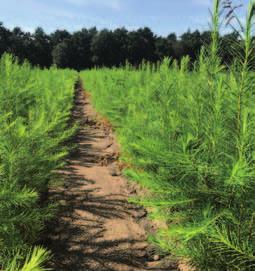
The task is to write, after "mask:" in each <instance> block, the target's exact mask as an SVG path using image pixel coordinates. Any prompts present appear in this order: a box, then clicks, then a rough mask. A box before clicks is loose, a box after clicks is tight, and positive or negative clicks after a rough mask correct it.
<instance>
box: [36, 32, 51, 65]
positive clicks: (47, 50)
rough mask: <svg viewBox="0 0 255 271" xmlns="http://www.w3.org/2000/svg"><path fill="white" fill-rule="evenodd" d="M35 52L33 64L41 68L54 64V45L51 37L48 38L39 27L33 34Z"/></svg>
mask: <svg viewBox="0 0 255 271" xmlns="http://www.w3.org/2000/svg"><path fill="white" fill-rule="evenodd" d="M33 40H34V46H35V51H34V55H33V61H32V63H33V64H38V65H40V66H41V67H49V66H50V65H51V64H52V56H51V51H52V45H51V40H50V36H48V35H47V34H46V33H45V32H44V31H43V29H42V28H41V27H38V28H37V29H36V30H35V32H34V34H33Z"/></svg>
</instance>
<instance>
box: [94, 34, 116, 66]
mask: <svg viewBox="0 0 255 271" xmlns="http://www.w3.org/2000/svg"><path fill="white" fill-rule="evenodd" d="M117 50H118V44H117V43H116V40H115V39H114V34H113V32H112V31H109V30H107V29H104V30H102V31H100V32H99V33H97V35H95V36H94V37H93V40H92V44H91V53H92V55H93V59H92V60H93V62H94V64H95V65H97V66H106V67H112V66H115V65H116V63H117V56H116V52H117Z"/></svg>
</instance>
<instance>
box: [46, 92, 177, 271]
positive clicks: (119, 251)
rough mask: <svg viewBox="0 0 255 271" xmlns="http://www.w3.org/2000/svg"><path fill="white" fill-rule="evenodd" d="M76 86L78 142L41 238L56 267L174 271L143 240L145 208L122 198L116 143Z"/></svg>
mask: <svg viewBox="0 0 255 271" xmlns="http://www.w3.org/2000/svg"><path fill="white" fill-rule="evenodd" d="M97 116H98V115H97V113H96V112H95V110H94V109H93V107H92V105H91V103H90V101H89V98H88V97H87V95H86V94H85V93H84V91H83V90H82V89H78V90H77V94H76V100H75V108H74V112H73V117H74V119H76V120H79V121H80V124H81V128H80V130H79V133H78V135H77V136H76V138H75V139H74V141H75V142H74V143H76V144H77V145H78V148H77V150H76V152H75V153H73V154H72V155H71V157H70V158H69V159H68V166H67V167H66V169H65V170H63V172H62V174H63V176H64V178H65V182H64V185H63V186H61V187H58V188H55V189H51V191H50V198H51V199H53V200H57V202H59V204H60V206H61V208H60V213H59V215H58V217H57V220H56V221H53V222H52V223H51V224H50V225H49V227H48V232H49V233H48V236H47V237H46V238H45V239H46V241H45V242H47V244H48V247H49V248H50V250H51V251H52V253H53V259H52V261H51V263H50V267H51V268H53V269H54V270H56V271H67V270H68V271H69V270H72V271H138V270H139V271H144V270H156V271H160V270H165V271H170V270H178V268H177V267H176V264H175V263H173V262H172V261H171V260H169V259H168V258H167V257H160V256H159V255H157V253H156V250H155V249H154V248H153V247H152V246H151V245H150V244H149V243H148V242H147V241H146V239H147V233H146V231H145V226H147V228H148V227H150V226H148V224H149V223H150V222H148V221H147V219H146V210H144V209H143V208H141V207H138V206H135V205H134V204H131V203H129V202H128V198H129V196H130V194H131V190H130V186H129V184H128V182H127V180H126V179H125V178H124V177H122V176H121V171H120V169H119V168H118V164H117V162H116V161H117V158H118V153H119V146H118V145H117V143H116V140H115V137H114V134H113V132H112V130H111V128H110V126H109V125H107V123H105V122H98V117H97Z"/></svg>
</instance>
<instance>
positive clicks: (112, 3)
mask: <svg viewBox="0 0 255 271" xmlns="http://www.w3.org/2000/svg"><path fill="white" fill-rule="evenodd" d="M65 1H66V3H69V4H71V5H76V6H86V7H93V6H97V7H98V6H99V7H100V6H102V7H104V8H110V9H113V10H120V9H121V3H120V1H119V0H65Z"/></svg>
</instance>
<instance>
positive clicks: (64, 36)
mask: <svg viewBox="0 0 255 271" xmlns="http://www.w3.org/2000/svg"><path fill="white" fill-rule="evenodd" d="M71 37H72V35H71V34H70V33H69V32H68V31H66V30H56V31H55V32H54V33H52V34H51V35H50V39H51V43H52V46H56V45H58V44H59V43H61V42H63V41H65V40H68V39H71Z"/></svg>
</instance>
